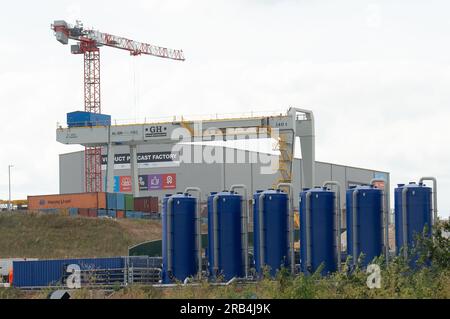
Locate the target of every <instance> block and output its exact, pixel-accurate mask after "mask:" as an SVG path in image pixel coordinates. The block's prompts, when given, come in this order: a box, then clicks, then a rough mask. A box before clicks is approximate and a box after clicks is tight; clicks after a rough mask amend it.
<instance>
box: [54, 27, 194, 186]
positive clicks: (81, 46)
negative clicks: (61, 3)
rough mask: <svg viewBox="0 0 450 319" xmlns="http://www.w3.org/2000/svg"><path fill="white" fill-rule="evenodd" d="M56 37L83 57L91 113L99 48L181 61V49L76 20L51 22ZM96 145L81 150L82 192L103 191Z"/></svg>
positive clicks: (96, 104)
mask: <svg viewBox="0 0 450 319" xmlns="http://www.w3.org/2000/svg"><path fill="white" fill-rule="evenodd" d="M51 29H52V30H53V31H54V32H55V37H56V40H57V41H59V42H60V43H62V44H64V45H66V44H68V43H69V40H74V41H77V43H76V44H75V45H72V46H71V53H72V54H83V56H84V110H85V111H86V112H91V113H101V100H100V47H101V46H109V47H112V48H116V49H121V50H126V51H128V52H130V55H132V56H137V55H141V54H145V55H152V56H156V57H160V58H166V59H171V60H178V61H184V60H185V59H184V54H183V51H182V50H173V49H168V48H164V47H159V46H155V45H152V44H148V43H141V42H137V41H134V40H130V39H127V38H124V37H119V36H115V35H111V34H107V33H103V32H99V31H96V30H92V29H85V28H84V27H83V24H82V23H81V22H80V21H77V22H76V24H75V25H71V24H68V23H67V22H66V21H64V20H56V21H54V23H53V24H52V25H51ZM101 150H102V149H101V147H99V146H90V147H88V146H86V147H85V152H84V164H85V191H86V192H101V191H103V179H102V171H101V158H102V152H101Z"/></svg>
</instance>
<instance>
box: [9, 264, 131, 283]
mask: <svg viewBox="0 0 450 319" xmlns="http://www.w3.org/2000/svg"><path fill="white" fill-rule="evenodd" d="M71 264H76V265H79V266H80V269H81V270H82V271H83V270H93V269H116V270H120V269H122V268H124V265H125V262H124V259H123V257H112V258H88V259H58V260H33V261H28V260H27V261H14V262H13V271H14V277H13V286H14V287H16V288H33V287H36V288H37V287H49V286H65V285H66V283H65V279H66V278H67V276H68V275H69V274H68V273H67V271H66V269H67V266H68V265H71Z"/></svg>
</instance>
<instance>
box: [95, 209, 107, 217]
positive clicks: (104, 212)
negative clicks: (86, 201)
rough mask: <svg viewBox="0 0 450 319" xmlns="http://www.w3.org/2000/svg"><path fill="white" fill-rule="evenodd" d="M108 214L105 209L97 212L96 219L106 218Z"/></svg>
mask: <svg viewBox="0 0 450 319" xmlns="http://www.w3.org/2000/svg"><path fill="white" fill-rule="evenodd" d="M108 212H109V211H107V210H106V209H99V210H97V217H102V216H108Z"/></svg>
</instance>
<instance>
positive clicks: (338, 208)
mask: <svg viewBox="0 0 450 319" xmlns="http://www.w3.org/2000/svg"><path fill="white" fill-rule="evenodd" d="M328 185H330V186H331V185H334V186H336V204H335V205H336V206H335V207H336V209H335V213H336V219H337V220H336V246H337V256H336V258H337V268H338V271H341V183H339V182H337V181H326V182H324V183H323V185H322V187H327V186H328Z"/></svg>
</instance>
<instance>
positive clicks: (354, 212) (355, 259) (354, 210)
mask: <svg viewBox="0 0 450 319" xmlns="http://www.w3.org/2000/svg"><path fill="white" fill-rule="evenodd" d="M358 193H359V191H358V190H357V189H355V190H354V191H353V193H352V202H353V203H352V204H353V205H352V230H353V238H352V239H353V240H352V243H353V251H352V256H353V265H356V264H357V262H358V247H357V245H358V226H357V225H356V224H357V222H358V216H357V214H358V206H357V200H358Z"/></svg>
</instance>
